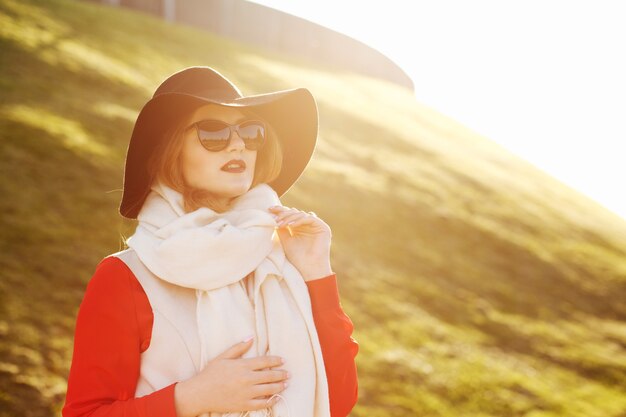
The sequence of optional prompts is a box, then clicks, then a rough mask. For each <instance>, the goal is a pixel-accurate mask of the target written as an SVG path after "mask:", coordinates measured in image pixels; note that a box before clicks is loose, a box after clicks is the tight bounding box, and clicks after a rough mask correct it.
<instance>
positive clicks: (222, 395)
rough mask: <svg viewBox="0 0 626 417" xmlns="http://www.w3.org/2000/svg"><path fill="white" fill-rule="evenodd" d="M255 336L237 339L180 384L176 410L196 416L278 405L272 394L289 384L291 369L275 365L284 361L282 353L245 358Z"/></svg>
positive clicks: (185, 416) (182, 415)
mask: <svg viewBox="0 0 626 417" xmlns="http://www.w3.org/2000/svg"><path fill="white" fill-rule="evenodd" d="M251 346H252V338H251V339H249V340H248V341H243V342H240V343H237V344H235V345H233V346H231V347H230V348H228V349H227V350H225V351H224V352H222V353H221V354H220V355H218V356H217V357H215V358H214V359H212V360H211V361H209V362H208V363H207V365H206V367H205V368H204V369H203V370H202V371H200V372H199V373H198V374H197V375H194V376H193V377H191V378H190V379H187V380H185V381H181V382H179V383H177V384H176V387H175V389H174V398H175V403H176V414H177V415H178V416H179V417H187V416H189V417H192V416H197V415H199V414H202V413H205V412H222V413H223V412H229V411H248V410H260V409H263V408H266V407H270V406H272V405H274V404H275V403H276V402H277V401H278V400H279V398H278V397H274V398H273V399H272V400H270V401H268V398H270V397H271V396H272V395H274V394H276V393H279V392H281V391H283V390H284V389H285V388H286V386H287V385H286V384H287V383H286V379H287V378H289V374H288V373H287V371H285V370H283V369H272V368H274V367H276V366H280V365H282V364H283V362H282V359H281V358H280V357H278V356H257V357H254V358H241V355H243V354H244V353H245V352H246V351H247V350H248V349H250V347H251Z"/></svg>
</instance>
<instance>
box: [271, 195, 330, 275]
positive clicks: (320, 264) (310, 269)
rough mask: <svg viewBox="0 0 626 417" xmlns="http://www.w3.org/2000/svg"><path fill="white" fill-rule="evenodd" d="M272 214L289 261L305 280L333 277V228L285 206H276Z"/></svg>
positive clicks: (318, 219)
mask: <svg viewBox="0 0 626 417" xmlns="http://www.w3.org/2000/svg"><path fill="white" fill-rule="evenodd" d="M269 211H270V213H272V214H274V215H275V217H276V223H277V225H278V237H279V238H280V241H281V243H282V245H283V249H284V251H285V255H286V256H287V259H289V262H291V263H292V264H293V266H295V267H296V269H297V270H298V271H300V273H301V274H302V276H303V278H304V280H305V281H309V280H312V279H317V278H322V277H325V276H328V275H330V274H332V268H331V266H330V240H331V237H332V233H331V231H330V226H328V225H327V224H326V223H324V221H323V220H322V219H320V218H319V217H317V216H316V215H315V213H313V212H308V213H307V212H303V211H301V210H298V209H295V208H289V207H285V206H273V207H270V208H269Z"/></svg>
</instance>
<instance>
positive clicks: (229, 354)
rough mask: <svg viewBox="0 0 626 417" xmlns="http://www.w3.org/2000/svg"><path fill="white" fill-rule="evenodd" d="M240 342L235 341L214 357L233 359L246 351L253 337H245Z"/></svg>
mask: <svg viewBox="0 0 626 417" xmlns="http://www.w3.org/2000/svg"><path fill="white" fill-rule="evenodd" d="M246 339H247V340H244V341H242V342H239V343H236V344H234V345H232V346H231V347H229V348H228V349H226V350H225V351H224V352H222V353H220V354H219V355H217V358H216V359H218V358H219V359H235V358H238V357H240V356H241V355H243V354H244V353H246V351H247V350H248V349H250V347H251V346H252V339H253V337H249V338H246Z"/></svg>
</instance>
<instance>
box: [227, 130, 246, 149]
mask: <svg viewBox="0 0 626 417" xmlns="http://www.w3.org/2000/svg"><path fill="white" fill-rule="evenodd" d="M245 148H246V143H245V142H244V141H243V139H241V137H240V136H239V134H238V133H237V132H236V131H235V130H233V131H232V132H231V134H230V142H229V143H228V148H227V149H226V150H228V151H232V150H235V151H236V150H244V149H245Z"/></svg>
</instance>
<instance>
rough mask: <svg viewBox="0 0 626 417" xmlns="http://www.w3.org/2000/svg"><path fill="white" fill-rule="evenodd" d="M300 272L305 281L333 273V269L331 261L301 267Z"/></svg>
mask: <svg viewBox="0 0 626 417" xmlns="http://www.w3.org/2000/svg"><path fill="white" fill-rule="evenodd" d="M300 274H301V275H302V278H304V280H305V281H313V280H316V279H320V278H324V277H327V276H329V275H332V274H333V269H332V268H331V266H330V262H324V263H321V264H314V265H309V266H306V267H303V268H301V269H300Z"/></svg>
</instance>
